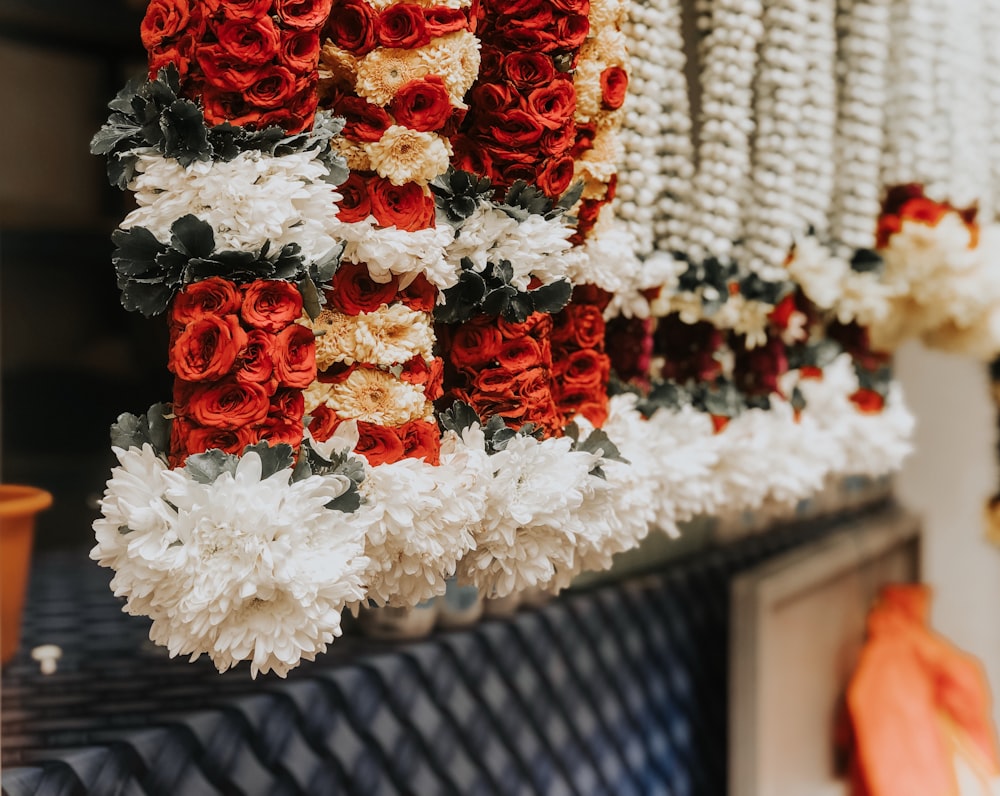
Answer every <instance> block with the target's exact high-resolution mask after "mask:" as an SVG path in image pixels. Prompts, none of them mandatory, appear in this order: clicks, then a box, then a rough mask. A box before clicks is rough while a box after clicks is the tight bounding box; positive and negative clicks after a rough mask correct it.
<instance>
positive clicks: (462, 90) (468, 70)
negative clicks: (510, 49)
mask: <svg viewBox="0 0 1000 796" xmlns="http://www.w3.org/2000/svg"><path fill="white" fill-rule="evenodd" d="M414 52H415V53H416V56H417V58H419V59H420V61H421V62H422V63H423V64H424V65H425V68H426V69H427V73H429V74H435V75H438V76H439V77H440V78H441V79H442V80H443V81H444V85H445V88H446V89H447V90H448V96H449V98H450V99H451V104H452V105H453V106H455V107H456V108H464V107H466V105H465V103H464V101H463V99H464V97H465V95H466V93H467V92H468V91H469V89H470V88H472V84H473V83H475V82H476V78H477V77H478V76H479V39H478V38H477V37H476V36H475V35H473V34H472V33H470V32H469V31H467V30H459V31H456V32H455V33H449V34H448V35H447V36H441V37H440V38H437V39H435V40H434V41H432V42H431V43H430V44H429V45H427V46H426V47H421V48H420V49H418V50H414Z"/></svg>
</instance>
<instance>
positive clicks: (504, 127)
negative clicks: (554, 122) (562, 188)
mask: <svg viewBox="0 0 1000 796" xmlns="http://www.w3.org/2000/svg"><path fill="white" fill-rule="evenodd" d="M543 130H544V128H543V127H542V124H541V122H539V121H538V119H536V118H535V117H534V116H533V115H531V114H530V113H528V112H527V111H523V110H521V109H520V108H513V109H510V110H507V111H504V112H503V114H502V115H500V114H498V115H497V116H495V117H494V119H493V121H492V123H491V124H490V125H489V128H488V131H487V134H488V135H489V136H490V138H492V139H493V140H495V141H496V142H497V143H499V144H500V145H501V146H503V147H508V148H510V149H523V148H524V147H528V146H531V145H532V144H535V143H537V142H538V139H539V138H541V137H542V132H543ZM572 166H573V161H572V160H570V168H572ZM570 176H571V177H572V174H571V175H570ZM567 184H568V183H567Z"/></svg>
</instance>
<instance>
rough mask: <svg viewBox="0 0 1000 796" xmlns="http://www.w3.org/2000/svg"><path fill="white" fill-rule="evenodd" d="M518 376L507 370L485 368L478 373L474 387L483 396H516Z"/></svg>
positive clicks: (473, 380) (474, 379)
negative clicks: (516, 379) (515, 384)
mask: <svg viewBox="0 0 1000 796" xmlns="http://www.w3.org/2000/svg"><path fill="white" fill-rule="evenodd" d="M516 376H517V374H515V373H511V372H510V371H509V370H507V368H485V369H483V370H480V371H479V372H478V373H476V375H475V377H474V378H473V379H472V387H473V389H475V390H477V391H479V392H480V393H482V394H483V395H500V396H510V395H513V394H514V379H515V378H516Z"/></svg>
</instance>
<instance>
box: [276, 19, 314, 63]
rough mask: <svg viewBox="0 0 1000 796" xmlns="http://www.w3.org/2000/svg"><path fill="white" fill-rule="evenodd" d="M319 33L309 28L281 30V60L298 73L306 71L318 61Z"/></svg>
mask: <svg viewBox="0 0 1000 796" xmlns="http://www.w3.org/2000/svg"><path fill="white" fill-rule="evenodd" d="M319 49H320V46H319V33H317V32H315V31H310V30H294V29H292V28H288V29H285V30H283V31H281V62H282V63H283V64H284V65H285V66H287V67H288V68H289V69H291V70H293V71H294V72H298V73H308V72H312V71H313V70H314V69H316V65H317V64H318V63H319Z"/></svg>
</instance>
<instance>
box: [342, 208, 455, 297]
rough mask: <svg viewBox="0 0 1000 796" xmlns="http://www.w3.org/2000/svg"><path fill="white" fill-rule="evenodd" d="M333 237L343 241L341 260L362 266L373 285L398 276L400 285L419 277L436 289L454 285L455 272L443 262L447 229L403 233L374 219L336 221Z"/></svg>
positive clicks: (450, 230)
mask: <svg viewBox="0 0 1000 796" xmlns="http://www.w3.org/2000/svg"><path fill="white" fill-rule="evenodd" d="M335 229H336V234H337V235H338V237H339V238H340V239H341V240H344V241H346V243H347V246H346V248H345V249H344V260H345V262H349V263H365V264H366V265H367V266H368V272H369V273H370V274H371V277H372V279H374V280H375V281H376V282H388V281H389V280H390V279H392V277H393V276H398V277H400V284H401V285H402V286H404V287H405V286H406V285H408V284H409V283H410V282H412V281H413V280H414V279H415V278H416V277H417V276H418V275H419V274H423V275H424V276H425V277H427V280H428V281H429V282H430V283H431V284H432V285H434V286H435V287H437V288H438V289H439V290H445V289H446V288H449V287H452V286H453V285H455V284H456V283H457V282H458V271H457V269H456V268H455V267H454V266H453V265H452V264H451V263H450V262H448V260H446V259H445V256H444V251H445V247H446V246H447V245H448V243H449V242H450V241H451V239H452V236H453V231H452V229H451V227H448V226H445V225H442V226H440V227H428V228H427V229H418V230H413V231H412V232H407V231H406V230H403V229H399V228H398V227H379V226H378V224H377V222H376V221H375V219H374V217H372V216H369V217H368V218H367V219H365V220H364V221H357V222H353V223H350V224H344V223H340V222H337V223H336V225H335Z"/></svg>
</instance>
